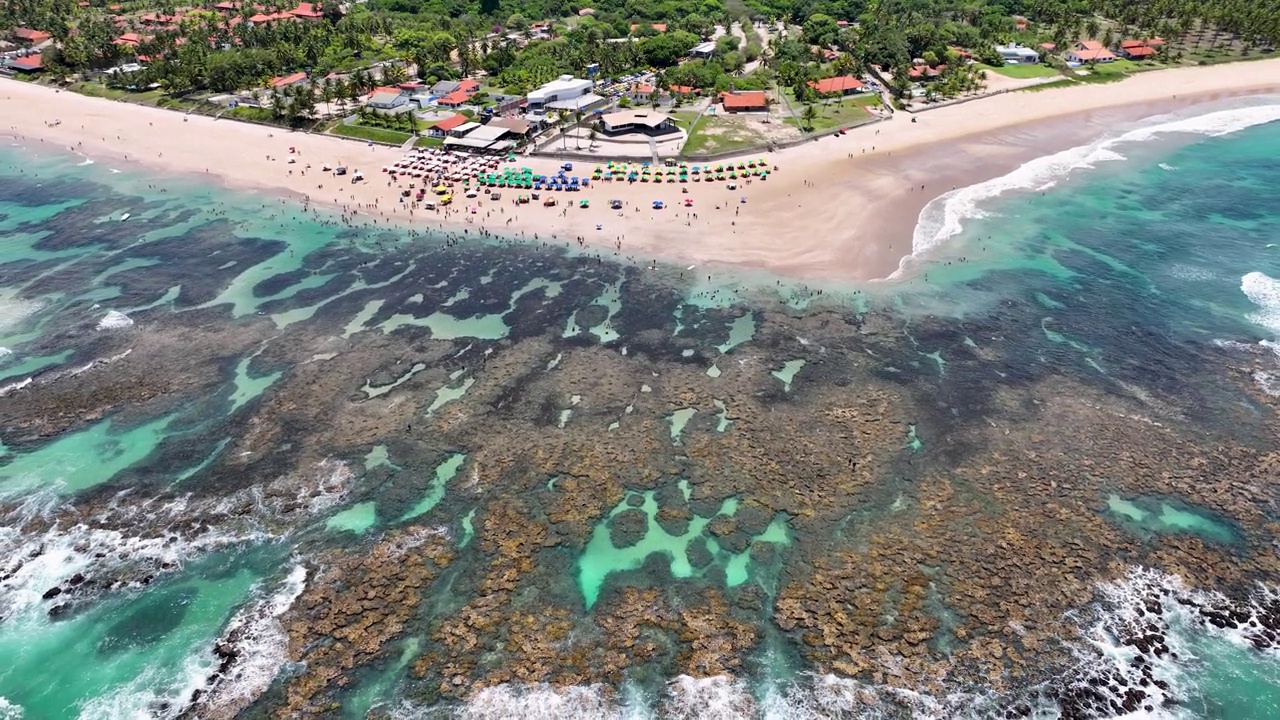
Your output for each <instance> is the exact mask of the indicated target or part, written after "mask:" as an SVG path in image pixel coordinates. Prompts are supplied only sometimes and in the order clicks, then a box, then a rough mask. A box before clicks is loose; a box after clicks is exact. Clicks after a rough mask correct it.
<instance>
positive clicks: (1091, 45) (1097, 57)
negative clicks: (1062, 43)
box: [1067, 40, 1116, 64]
mask: <svg viewBox="0 0 1280 720" xmlns="http://www.w3.org/2000/svg"><path fill="white" fill-rule="evenodd" d="M1115 59H1116V56H1115V53H1113V52H1111V51H1110V50H1108V49H1106V48H1104V47H1102V43H1100V42H1098V41H1096V40H1081V41H1080V42H1078V43H1076V44H1075V46H1074V47H1073V48H1072V49H1071V51H1070V52H1068V53H1067V62H1072V63H1079V64H1083V63H1109V62H1111V61H1113V60H1115Z"/></svg>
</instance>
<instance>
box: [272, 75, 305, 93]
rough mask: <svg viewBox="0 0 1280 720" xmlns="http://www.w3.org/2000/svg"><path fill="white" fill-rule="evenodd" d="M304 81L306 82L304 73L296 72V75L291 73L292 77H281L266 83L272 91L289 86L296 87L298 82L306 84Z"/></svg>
mask: <svg viewBox="0 0 1280 720" xmlns="http://www.w3.org/2000/svg"><path fill="white" fill-rule="evenodd" d="M306 81H307V74H306V73H304V72H296V73H293V74H292V75H281V76H280V77H276V78H271V81H270V82H268V83H267V87H269V88H272V89H274V88H282V87H289V86H291V85H297V84H298V83H300V82H306Z"/></svg>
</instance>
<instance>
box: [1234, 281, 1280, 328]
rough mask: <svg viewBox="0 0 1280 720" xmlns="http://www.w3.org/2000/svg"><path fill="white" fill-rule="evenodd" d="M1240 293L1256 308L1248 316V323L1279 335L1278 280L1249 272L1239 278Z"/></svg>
mask: <svg viewBox="0 0 1280 720" xmlns="http://www.w3.org/2000/svg"><path fill="white" fill-rule="evenodd" d="M1240 291H1241V292H1243V293H1244V294H1245V297H1247V298H1249V300H1250V302H1252V303H1253V304H1254V305H1257V306H1258V311H1257V312H1253V313H1250V314H1249V316H1248V317H1249V322H1252V323H1255V324H1257V325H1261V326H1262V327H1265V328H1267V329H1268V330H1271V331H1273V332H1275V333H1277V334H1280V280H1276V279H1275V278H1273V277H1270V276H1268V275H1265V274H1263V273H1260V272H1251V273H1249V274H1247V275H1245V276H1244V277H1242V278H1240Z"/></svg>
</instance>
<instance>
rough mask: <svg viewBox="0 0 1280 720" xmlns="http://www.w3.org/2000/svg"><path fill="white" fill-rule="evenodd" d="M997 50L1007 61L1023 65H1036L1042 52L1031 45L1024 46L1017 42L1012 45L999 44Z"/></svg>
mask: <svg viewBox="0 0 1280 720" xmlns="http://www.w3.org/2000/svg"><path fill="white" fill-rule="evenodd" d="M996 52H997V53H999V54H1000V57H1001V58H1003V59H1004V61H1005V62H1007V63H1016V64H1021V65H1035V64H1036V63H1038V62H1040V53H1038V52H1036V51H1035V50H1032V49H1031V48H1029V47H1023V46H1022V45H1018V44H1016V43H1013V44H1010V45H997V46H996Z"/></svg>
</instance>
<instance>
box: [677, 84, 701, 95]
mask: <svg viewBox="0 0 1280 720" xmlns="http://www.w3.org/2000/svg"><path fill="white" fill-rule="evenodd" d="M671 92H673V93H675V94H677V95H692V94H694V93H696V92H698V88H696V87H693V86H692V85H672V86H671Z"/></svg>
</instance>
